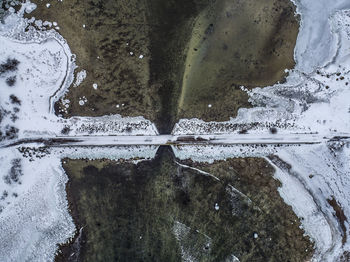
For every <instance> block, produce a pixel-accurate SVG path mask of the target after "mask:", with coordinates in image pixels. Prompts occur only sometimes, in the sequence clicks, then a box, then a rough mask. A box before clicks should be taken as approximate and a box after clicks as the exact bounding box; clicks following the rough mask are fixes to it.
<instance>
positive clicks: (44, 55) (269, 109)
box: [0, 0, 350, 261]
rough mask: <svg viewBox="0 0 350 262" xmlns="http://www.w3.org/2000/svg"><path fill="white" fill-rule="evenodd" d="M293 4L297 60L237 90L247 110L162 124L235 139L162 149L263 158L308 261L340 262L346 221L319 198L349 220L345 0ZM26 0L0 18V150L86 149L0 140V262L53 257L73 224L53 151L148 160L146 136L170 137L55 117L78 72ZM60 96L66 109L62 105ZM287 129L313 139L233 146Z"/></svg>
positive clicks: (123, 121) (349, 75)
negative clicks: (279, 77) (307, 242)
mask: <svg viewBox="0 0 350 262" xmlns="http://www.w3.org/2000/svg"><path fill="white" fill-rule="evenodd" d="M295 3H296V5H297V7H298V8H297V10H298V12H299V13H300V15H301V30H300V33H299V37H298V40H297V45H296V48H295V59H296V67H295V70H292V71H290V72H289V77H288V79H287V81H286V83H284V84H277V85H274V86H271V87H264V88H256V89H253V90H252V91H247V92H248V93H249V95H250V99H251V102H252V103H253V104H254V105H256V107H255V108H253V109H241V110H240V111H239V114H238V116H237V118H235V119H231V121H228V122H224V123H215V122H211V123H206V122H203V121H201V120H198V119H191V120H181V121H180V122H179V123H178V124H177V125H176V127H175V128H174V130H173V132H172V134H173V135H175V136H176V137H177V138H178V137H181V136H183V135H195V136H199V135H201V136H205V135H208V134H209V136H213V135H214V134H216V135H217V136H218V137H219V139H224V138H225V137H226V138H225V139H228V138H227V135H226V134H228V133H229V134H231V135H234V136H231V138H229V139H231V141H233V140H235V141H236V142H237V141H242V143H243V144H244V145H241V144H235V145H230V144H233V143H227V144H225V143H223V144H222V145H219V146H218V145H205V144H202V145H196V146H190V145H186V146H184V145H182V146H179V145H178V146H176V145H173V149H174V152H175V154H176V156H177V157H178V158H180V159H186V158H191V159H193V160H194V161H213V160H219V159H225V158H229V157H247V156H259V157H266V159H267V160H268V161H269V162H270V163H271V164H272V165H273V166H274V167H275V168H276V174H275V176H276V178H277V179H279V180H280V181H281V182H282V187H281V188H280V189H279V190H280V193H281V196H282V197H283V198H284V200H285V201H286V202H287V203H288V204H290V205H291V206H292V207H293V209H294V211H295V213H296V214H297V215H298V216H299V217H300V218H302V225H303V227H304V229H305V231H306V232H307V233H308V234H309V235H310V236H311V237H312V238H313V239H314V241H315V243H316V252H315V255H314V258H313V259H314V261H339V260H340V257H341V256H342V255H343V253H344V252H345V251H349V250H350V240H349V236H348V235H349V233H350V228H349V223H348V220H341V219H338V217H337V216H336V215H335V211H334V210H333V208H334V205H333V207H332V206H331V205H330V204H329V202H328V201H327V200H332V199H334V200H335V201H336V203H337V205H338V206H339V207H340V208H341V209H342V210H343V212H344V215H345V217H347V218H350V208H349V207H350V171H349V170H350V166H349V163H350V162H349V161H350V149H349V143H348V141H347V139H343V138H342V137H344V136H348V135H349V133H350V121H349V120H350V114H349V111H350V99H349V98H350V11H348V10H347V9H348V8H350V2H349V1H346V0H343V1H340V0H334V1H331V2H329V1H325V0H321V1H311V0H299V1H295ZM33 8H35V5H33V4H31V3H30V2H29V1H27V2H26V3H25V4H23V6H22V8H21V10H20V11H19V12H17V13H15V12H14V10H12V14H11V15H9V16H7V18H6V19H5V23H4V24H0V64H2V65H5V66H3V67H1V68H0V87H1V95H0V112H1V115H0V131H1V133H0V146H1V145H2V146H4V145H7V144H9V143H12V142H13V141H18V140H20V139H34V140H35V139H42V138H44V139H50V138H56V137H62V136H65V137H66V138H69V137H77V138H79V139H81V140H82V143H85V144H84V146H85V147H74V146H76V145H77V144H71V147H53V148H48V149H43V148H39V147H38V144H32V145H31V144H26V147H27V148H25V149H23V148H21V146H20V145H18V146H17V147H8V148H5V147H1V148H0V167H1V170H2V173H1V175H2V179H1V181H0V229H1V230H0V246H1V248H0V261H21V260H35V261H48V260H52V259H53V257H54V254H55V252H56V244H57V243H63V242H65V241H66V240H67V239H69V238H70V237H72V235H73V232H74V230H75V227H74V225H73V223H72V219H71V217H70V215H69V213H68V209H67V201H66V195H65V190H64V185H65V183H66V180H67V176H66V175H65V173H64V170H63V169H62V168H61V162H60V161H61V159H62V158H64V157H69V158H89V159H96V158H109V159H119V158H125V159H132V160H140V159H148V158H152V157H154V154H155V152H156V150H157V144H161V143H167V141H168V140H169V139H170V141H171V142H175V140H174V137H172V136H169V137H161V136H157V134H158V132H157V130H156V128H155V127H154V125H153V124H152V123H151V122H150V121H148V120H146V119H144V118H142V117H138V118H122V117H120V116H118V115H114V116H105V117H100V118H89V117H75V118H71V119H62V118H59V117H56V116H55V115H54V114H53V104H54V103H55V101H57V100H58V99H60V97H61V96H62V95H63V94H64V93H65V92H66V91H67V88H68V87H69V86H70V85H71V84H72V83H73V82H74V83H75V84H76V87H77V86H78V85H79V82H81V81H84V74H83V73H82V74H80V75H78V77H77V79H75V80H74V75H73V72H74V70H75V69H76V65H75V63H74V55H72V54H71V52H70V49H69V47H68V45H67V43H66V41H65V40H64V39H63V38H62V37H61V36H60V35H59V34H58V33H57V32H56V31H55V30H53V29H50V22H43V21H35V19H31V20H28V19H24V18H23V13H24V12H30V11H31V10H32V9H33ZM33 25H35V27H34V26H33ZM51 25H52V24H51ZM25 28H27V29H28V30H26V31H25V30H24V29H25ZM36 28H39V29H40V30H37V29H36ZM79 71H80V72H84V71H83V69H80V70H79ZM242 88H244V87H242ZM65 104H66V106H67V107H68V106H69V101H65ZM276 132H277V134H274V133H276ZM301 133H302V134H303V135H299V134H301ZM106 135H109V136H110V135H113V136H124V137H123V138H115V139H119V140H118V141H122V142H123V141H124V142H125V141H127V140H128V139H129V140H130V139H132V136H135V135H145V136H144V137H143V138H141V140H144V141H146V140H147V139H154V141H153V142H149V140H147V141H148V142H147V141H146V142H147V143H145V144H147V145H144V146H136V145H135V146H133V147H110V146H108V145H109V144H116V142H115V141H114V142H113V141H112V142H108V141H110V140H111V139H112V140H113V139H114V138H109V137H106ZM83 136H98V137H99V139H95V140H96V141H94V145H95V146H96V145H104V147H99V148H96V147H94V148H93V149H91V148H89V147H88V146H90V145H91V143H92V142H89V138H86V140H83V138H82V137H83ZM147 137H148V138H147ZM291 137H294V141H296V140H299V142H300V139H301V140H302V139H304V140H305V141H303V142H314V140H317V143H315V144H307V145H288V146H277V145H276V144H273V145H271V144H268V145H249V143H246V142H244V141H249V139H250V141H256V142H259V141H262V140H263V139H264V138H265V139H264V140H265V141H266V139H267V140H269V141H272V142H273V141H275V142H276V139H280V140H279V141H283V140H284V141H285V140H286V139H287V140H288V139H290V138H291ZM337 137H338V139H337ZM95 138H97V137H95ZM165 138H166V139H165ZM295 138H296V140H295ZM324 138H326V139H324ZM332 138H335V139H332ZM138 139H139V138H138ZM138 139H135V140H138ZM311 139H313V140H312V141H311ZM90 140H94V138H91V139H90ZM106 141H107V142H108V143H106ZM226 141H227V140H226ZM289 142H290V141H289ZM139 144H142V143H141V142H140V143H139ZM258 144H259V143H258ZM80 145H81V144H80ZM39 146H40V145H39ZM18 149H19V150H18ZM208 156H210V157H208ZM214 175H215V174H214ZM179 225H180V224H179ZM179 228H180V227H179ZM174 230H175V231H176V232H177V231H178V228H174ZM179 241H180V238H179ZM184 252H185V249H184ZM185 253H186V252H185ZM234 259H236V258H234Z"/></svg>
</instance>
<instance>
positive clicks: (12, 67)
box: [0, 1, 158, 262]
mask: <svg viewBox="0 0 350 262" xmlns="http://www.w3.org/2000/svg"><path fill="white" fill-rule="evenodd" d="M34 8H35V5H34V4H32V3H30V2H29V1H26V3H24V4H23V5H22V8H21V9H20V10H19V11H18V12H15V10H14V9H10V12H11V14H9V15H8V16H7V17H6V18H5V21H4V23H0V65H1V67H0V87H1V92H0V144H1V145H4V144H6V143H9V142H10V141H17V140H20V139H26V138H29V139H45V138H52V137H56V136H61V135H71V136H84V135H100V136H102V135H105V136H106V135H143V134H147V135H156V134H158V132H157V130H156V128H155V126H154V124H153V123H151V122H150V121H148V120H146V119H144V118H143V117H134V118H122V117H121V116H119V115H112V116H104V117H100V118H89V117H74V118H71V119H62V118H59V117H57V116H55V115H54V113H53V105H54V103H55V102H56V101H57V100H58V99H60V97H61V96H62V95H63V94H64V93H65V92H66V91H67V89H68V87H69V86H70V85H71V84H72V82H73V80H74V74H73V73H74V70H75V69H76V65H75V57H74V55H72V53H71V51H70V49H69V46H68V45H67V42H66V41H65V40H64V39H63V38H62V37H61V36H60V35H59V34H58V33H57V32H56V31H55V30H53V29H50V25H51V23H50V22H42V21H36V20H35V19H30V20H28V19H24V18H23V14H24V13H25V12H27V13H30V12H31V11H32V10H33V9H34ZM33 25H35V27H36V28H41V29H43V27H44V26H45V25H47V27H48V28H47V29H45V30H44V29H43V30H37V29H36V28H35V27H34V26H33ZM83 79H84V75H82V74H80V75H78V78H77V79H76V82H75V83H77V84H78V83H79V82H81V81H83ZM66 102H67V103H66V105H69V101H66ZM26 146H27V147H29V148H26V149H19V147H9V148H1V150H0V169H1V177H0V261H4V262H6V261H52V260H53V259H54V255H55V253H56V251H57V244H59V243H64V242H66V241H67V240H68V239H69V238H71V237H72V236H73V235H74V231H75V226H74V224H73V221H72V218H71V216H70V214H69V212H68V203H67V199H66V192H65V184H66V182H67V179H68V178H67V175H66V174H65V172H64V170H63V168H62V166H61V159H62V158H64V157H68V158H73V159H74V158H87V159H98V158H108V159H113V160H117V159H130V160H132V161H139V160H141V159H148V158H153V157H154V155H155V153H156V150H157V147H156V146H133V147H107V146H105V147H100V148H93V149H92V148H89V147H84V148H81V147H80V148H79V149H77V148H74V147H67V148H51V149H39V148H38V146H40V145H38V144H35V145H30V144H27V145H26ZM31 146H33V147H32V148H31Z"/></svg>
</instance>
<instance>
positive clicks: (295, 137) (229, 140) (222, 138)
mask: <svg viewBox="0 0 350 262" xmlns="http://www.w3.org/2000/svg"><path fill="white" fill-rule="evenodd" d="M335 140H342V141H350V134H340V135H339V134H337V136H333V135H331V136H329V137H328V136H327V137H325V136H322V135H320V134H305V133H304V134H220V135H150V136H147V135H145V136H94V135H91V136H56V137H46V138H28V139H22V140H17V141H7V142H3V143H0V148H1V147H9V146H17V145H24V144H29V143H31V144H33V143H38V144H44V145H45V146H50V147H62V146H63V147H64V146H132V145H158V146H160V145H242V144H266V145H267V144H270V145H271V144H272V145H273V144H276V145H277V144H278V145H283V144H319V143H324V142H328V141H335Z"/></svg>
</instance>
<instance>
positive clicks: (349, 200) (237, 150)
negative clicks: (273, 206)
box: [173, 0, 350, 262]
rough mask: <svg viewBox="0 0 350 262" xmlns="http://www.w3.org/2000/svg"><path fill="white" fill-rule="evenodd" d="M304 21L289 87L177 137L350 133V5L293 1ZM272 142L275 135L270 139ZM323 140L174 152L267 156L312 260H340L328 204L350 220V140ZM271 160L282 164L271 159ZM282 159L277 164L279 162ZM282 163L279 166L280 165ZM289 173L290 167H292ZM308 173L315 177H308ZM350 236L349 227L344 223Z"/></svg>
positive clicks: (186, 122)
mask: <svg viewBox="0 0 350 262" xmlns="http://www.w3.org/2000/svg"><path fill="white" fill-rule="evenodd" d="M295 3H296V5H297V10H298V13H299V14H300V15H301V19H302V21H301V30H300V33H299V36H298V40H297V44H296V48H295V59H296V66H295V69H294V70H290V71H289V76H288V78H287V81H286V82H285V83H284V84H276V85H274V86H269V87H264V88H254V89H252V90H251V91H248V90H247V89H245V88H244V87H242V90H245V91H247V92H248V95H249V97H250V101H251V102H252V104H253V105H255V107H254V108H252V109H240V110H239V112H238V116H237V117H236V118H234V119H231V120H230V121H226V122H221V123H218V122H204V121H202V120H199V119H183V120H181V121H180V122H179V123H178V124H176V126H175V128H174V130H173V134H174V135H183V134H196V135H199V134H201V135H203V134H209V133H211V134H227V133H231V134H234V133H236V134H237V133H239V132H240V131H243V130H244V132H245V133H247V134H249V135H256V136H257V137H260V138H261V137H263V136H266V134H268V132H269V130H270V128H271V127H277V130H278V134H281V135H283V134H287V133H294V134H316V135H317V136H319V137H325V138H326V137H328V138H331V137H342V136H345V137H347V136H349V134H350V99H349V97H350V86H349V84H350V55H349V50H350V10H346V9H347V8H350V3H349V1H345V0H343V1H340V0H336V1H331V2H330V1H325V0H324V1H323V0H321V1H310V0H299V1H295ZM272 136H273V135H271V137H272ZM327 140H328V139H325V140H324V141H320V143H317V144H308V145H289V146H282V147H278V146H273V145H266V146H265V147H263V146H258V145H256V146H253V145H241V146H240V145H231V146H230V145H227V146H226V145H225V146H212V145H202V146H196V147H194V146H189V147H187V146H186V147H185V146H173V148H174V152H175V155H176V156H177V157H178V158H180V159H187V158H191V159H192V160H195V161H206V162H213V161H214V160H219V159H227V158H230V157H247V156H255V157H265V158H266V159H267V160H268V161H269V162H270V163H271V164H272V165H273V166H274V167H275V169H276V173H275V177H276V179H278V180H280V181H281V182H282V187H281V188H280V189H279V192H280V194H281V196H282V197H283V199H284V200H285V202H286V203H288V204H289V205H291V206H292V208H293V210H294V212H295V213H296V214H297V215H298V216H299V217H300V218H301V222H302V226H303V228H304V230H305V232H306V233H307V234H308V235H309V236H310V237H311V238H312V239H313V240H314V241H315V244H316V250H315V254H314V257H313V259H312V261H329V262H333V261H339V260H340V256H341V255H342V254H343V252H344V251H349V250H350V240H349V237H348V238H347V239H346V242H345V243H344V244H342V236H343V234H344V232H342V229H341V226H340V222H339V221H338V220H337V217H336V216H335V212H334V210H333V208H332V207H331V206H330V205H329V204H328V202H327V199H332V198H334V199H336V201H337V203H338V205H339V206H340V207H341V208H342V210H343V212H344V215H345V216H346V217H347V218H348V219H349V218H350V171H349V170H350V166H349V163H350V161H349V160H350V150H349V147H350V145H349V140H346V139H341V140H340V141H337V139H333V140H332V139H330V140H329V141H327ZM272 155H274V156H277V157H278V158H274V157H271V156H272ZM276 159H277V160H276ZM278 159H280V160H278ZM289 165H290V166H291V168H286V166H289ZM310 174H312V175H313V176H311V177H312V178H310V176H309V175H310ZM344 224H345V227H346V230H347V234H348V232H349V223H348V221H345V222H344Z"/></svg>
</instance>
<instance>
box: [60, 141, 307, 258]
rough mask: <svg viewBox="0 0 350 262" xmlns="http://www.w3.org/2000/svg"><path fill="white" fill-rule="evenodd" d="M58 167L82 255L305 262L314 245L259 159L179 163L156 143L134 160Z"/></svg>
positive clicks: (77, 162) (79, 162)
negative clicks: (153, 153) (149, 154)
mask: <svg viewBox="0 0 350 262" xmlns="http://www.w3.org/2000/svg"><path fill="white" fill-rule="evenodd" d="M64 168H65V170H66V171H67V174H68V176H69V178H70V180H69V183H68V187H67V192H68V197H69V200H70V202H71V208H72V214H73V217H74V219H75V222H76V223H77V225H78V226H79V227H80V228H83V229H82V236H81V239H82V240H81V241H80V245H81V247H82V249H81V253H80V260H81V261H181V258H183V259H185V260H186V258H187V259H190V258H191V259H192V260H193V261H232V257H233V256H235V257H238V258H239V259H240V261H305V260H306V259H307V258H308V257H309V256H310V254H311V252H312V245H311V244H310V242H309V240H308V238H306V237H304V236H303V231H302V230H301V229H300V228H299V225H300V223H299V222H298V220H297V218H296V216H295V215H294V214H293V212H292V210H291V208H290V207H289V206H287V205H286V204H284V202H283V200H282V199H281V197H280V196H279V194H278V192H277V186H278V182H277V181H276V180H274V179H273V177H272V174H273V170H272V169H271V167H269V166H268V165H267V163H266V162H265V161H264V160H262V159H250V158H247V159H231V160H228V161H220V162H215V163H214V164H195V163H191V162H181V163H180V162H177V160H176V159H175V158H174V156H173V154H172V152H171V150H170V148H168V147H161V148H160V149H159V151H158V153H157V157H156V158H155V159H154V160H151V161H145V162H140V163H138V164H132V163H128V162H120V163H116V162H111V161H103V160H100V161H84V160H68V161H64ZM62 250H63V254H65V256H66V257H67V256H70V254H71V252H72V250H70V249H69V248H67V247H66V248H63V249H62ZM74 250H75V249H73V252H74ZM59 259H61V260H62V261H64V260H65V259H64V257H63V256H61V257H59V258H58V260H59ZM230 259H231V260H230ZM186 261H189V260H186Z"/></svg>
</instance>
